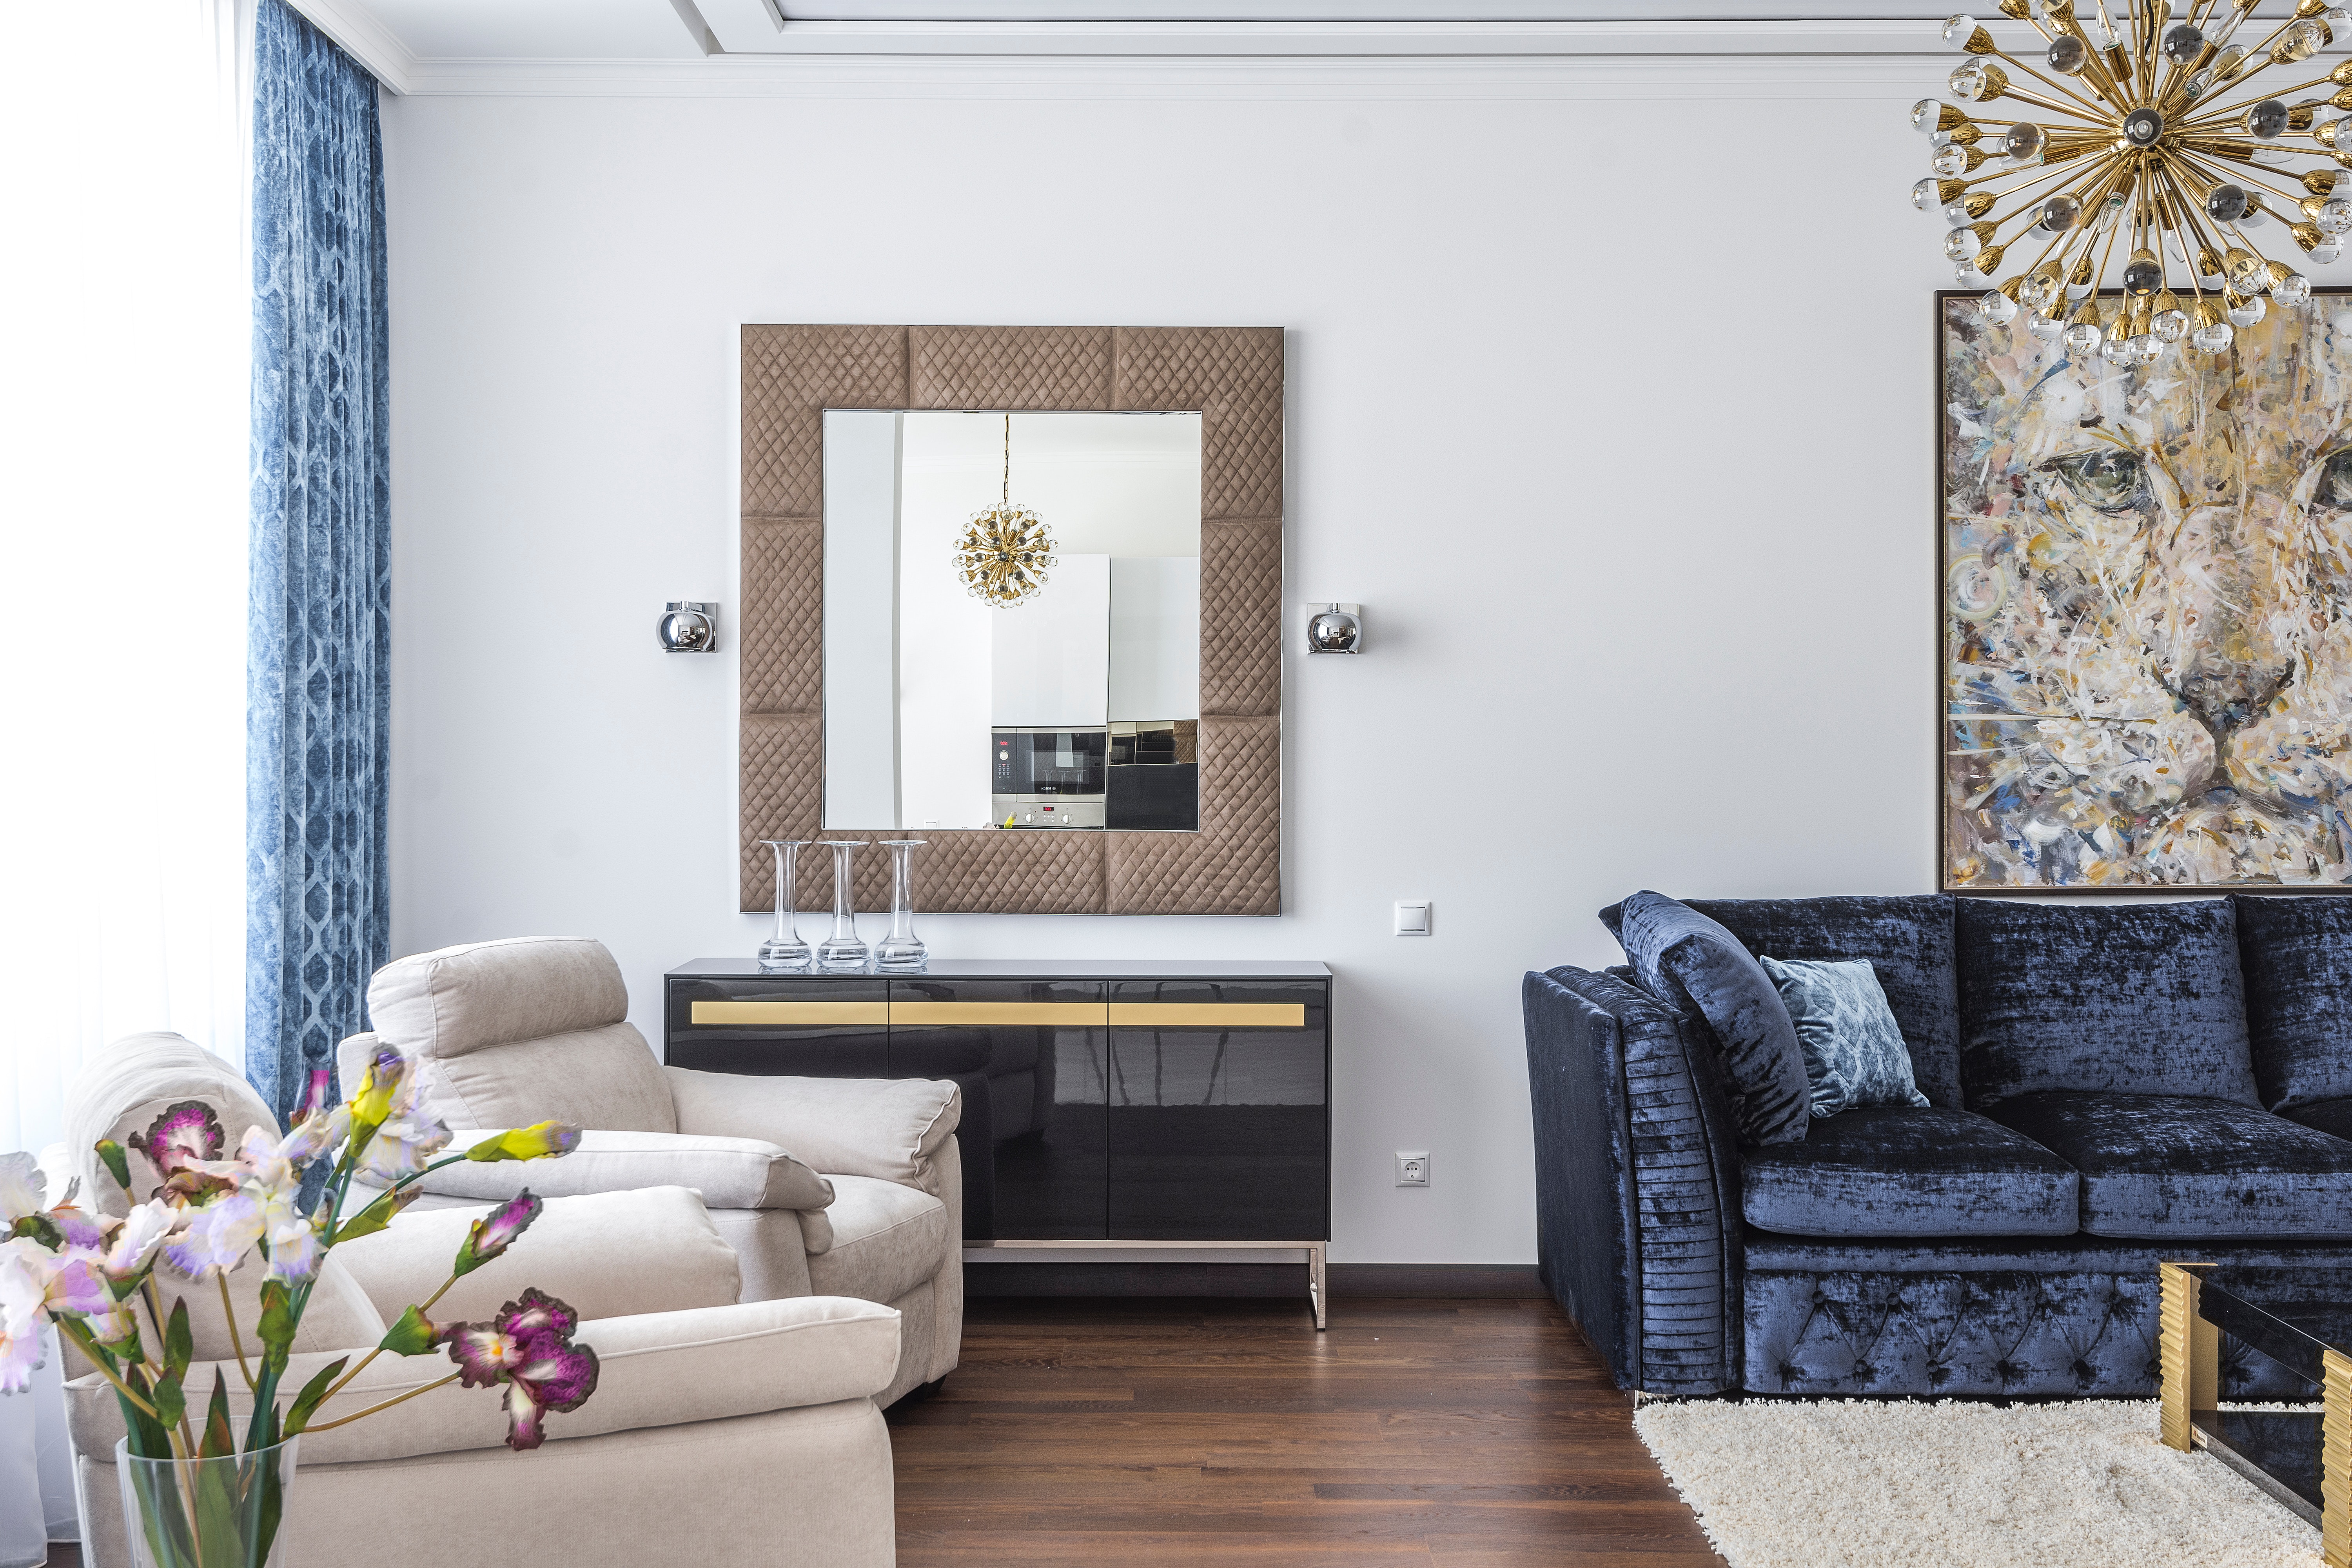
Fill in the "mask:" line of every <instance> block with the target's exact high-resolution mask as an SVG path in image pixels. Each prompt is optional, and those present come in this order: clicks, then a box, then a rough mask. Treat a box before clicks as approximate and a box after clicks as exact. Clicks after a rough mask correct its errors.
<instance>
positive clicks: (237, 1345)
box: [213, 1274, 253, 1394]
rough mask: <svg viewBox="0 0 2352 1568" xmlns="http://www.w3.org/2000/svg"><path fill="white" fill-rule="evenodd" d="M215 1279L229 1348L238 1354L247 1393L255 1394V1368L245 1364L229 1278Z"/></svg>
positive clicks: (237, 1358) (242, 1343) (238, 1369)
mask: <svg viewBox="0 0 2352 1568" xmlns="http://www.w3.org/2000/svg"><path fill="white" fill-rule="evenodd" d="M213 1279H215V1281H216V1282H218V1284H219V1285H220V1293H221V1315H222V1316H223V1317H225V1318H226V1319H227V1320H228V1342H229V1347H230V1348H231V1349H232V1350H234V1351H236V1370H237V1371H239V1372H241V1373H244V1374H245V1391H246V1392H247V1394H250V1393H252V1392H253V1368H251V1367H249V1366H247V1364H246V1363H245V1341H244V1340H243V1338H241V1337H240V1336H239V1335H238V1333H237V1331H236V1308H235V1307H234V1306H232V1305H230V1303H229V1299H228V1276H227V1275H226V1274H215V1275H214V1276H213Z"/></svg>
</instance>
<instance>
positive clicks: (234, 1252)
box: [163, 1193, 264, 1279]
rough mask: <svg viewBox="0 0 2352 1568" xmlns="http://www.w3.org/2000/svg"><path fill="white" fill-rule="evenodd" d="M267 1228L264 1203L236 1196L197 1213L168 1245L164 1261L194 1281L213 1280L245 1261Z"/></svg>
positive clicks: (251, 1196)
mask: <svg viewBox="0 0 2352 1568" xmlns="http://www.w3.org/2000/svg"><path fill="white" fill-rule="evenodd" d="M263 1229H264V1223H263V1215H262V1211H261V1200H260V1199H258V1198H257V1197H254V1196H253V1195H252V1194H248V1193H232V1194H229V1195H228V1196H226V1197H225V1198H218V1199H215V1201H213V1202H212V1203H209V1204H206V1205H205V1206H204V1207H202V1208H199V1209H197V1210H195V1211H194V1214H193V1215H190V1217H189V1219H188V1223H187V1228H185V1229H184V1230H183V1231H181V1232H180V1233H179V1234H178V1235H177V1236H175V1237H173V1238H172V1239H171V1240H170V1241H169V1242H167V1243H166V1244H165V1245H164V1247H163V1258H164V1260H165V1261H166V1262H168V1263H170V1264H171V1266H172V1267H173V1268H176V1269H178V1270H179V1271H180V1272H181V1273H183V1274H184V1275H186V1276H187V1277H188V1278H189V1279H213V1278H215V1276H218V1275H221V1274H225V1273H226V1272H228V1271H229V1270H230V1269H232V1268H236V1266H237V1265H238V1264H239V1263H242V1262H244V1261H245V1255H246V1254H247V1252H250V1251H251V1250H252V1249H253V1244H254V1243H255V1242H257V1241H259V1240H260V1239H261V1237H262V1232H263Z"/></svg>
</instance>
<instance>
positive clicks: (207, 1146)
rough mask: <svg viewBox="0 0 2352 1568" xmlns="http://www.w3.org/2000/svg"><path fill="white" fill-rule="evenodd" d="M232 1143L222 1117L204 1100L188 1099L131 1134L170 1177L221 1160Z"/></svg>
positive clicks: (137, 1146) (135, 1145)
mask: <svg viewBox="0 0 2352 1568" xmlns="http://www.w3.org/2000/svg"><path fill="white" fill-rule="evenodd" d="M227 1141H228V1138H227V1134H226V1133H224V1132H223V1131H221V1124H220V1118H219V1117H217V1116H215V1115H214V1114H213V1108H212V1107H211V1106H209V1105H206V1104H205V1102H204V1101H203V1100H182V1101H181V1102H180V1103H179V1104H177V1105H174V1106H173V1107H172V1108H171V1109H169V1110H166V1111H164V1112H163V1115H161V1116H159V1117H157V1118H155V1120H154V1121H152V1122H151V1123H149V1125H148V1128H147V1131H144V1132H133V1133H132V1134H131V1147H132V1148H133V1149H136V1150H138V1151H139V1152H141V1153H142V1154H144V1155H146V1156H147V1158H148V1159H149V1161H151V1162H152V1163H153V1164H154V1166H155V1169H157V1170H158V1171H160V1172H162V1173H163V1174H164V1175H165V1176H166V1177H169V1176H170V1175H172V1174H173V1173H174V1172H177V1171H179V1170H182V1169H183V1168H184V1167H187V1166H190V1165H196V1164H200V1163H205V1162H207V1161H213V1160H217V1159H219V1158H220V1156H221V1148H222V1146H223V1145H224V1144H225V1143H226V1142H227Z"/></svg>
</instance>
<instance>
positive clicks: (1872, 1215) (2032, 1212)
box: [1740, 1105, 2081, 1237]
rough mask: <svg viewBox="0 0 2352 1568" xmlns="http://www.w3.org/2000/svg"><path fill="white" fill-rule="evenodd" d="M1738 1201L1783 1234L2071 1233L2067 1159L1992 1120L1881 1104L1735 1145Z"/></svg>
mask: <svg viewBox="0 0 2352 1568" xmlns="http://www.w3.org/2000/svg"><path fill="white" fill-rule="evenodd" d="M1740 1209H1741V1212H1742V1213H1743V1214H1744V1215H1746V1217H1747V1220H1748V1224H1749V1225H1752V1226H1757V1227H1758V1228H1759V1229H1761V1230H1769V1231H1777V1232H1779V1233H1780V1234H1781V1235H1784V1236H1825V1237H1923V1236H1933V1237H1960V1236H2072V1235H2074V1230H2075V1226H2076V1225H2077V1224H2078V1220H2079V1215H2080V1212H2081V1198H2080V1196H2079V1186H2078V1183H2077V1180H2076V1177H2075V1173H2074V1167H2072V1166H2071V1165H2069V1164H2067V1163H2066V1162H2065V1161H2063V1160H2062V1159H2060V1158H2059V1157H2058V1156H2057V1155H2055V1154H2053V1153H2052V1152H2050V1151H2049V1150H2047V1149H2043V1148H2041V1147H2039V1146H2038V1145H2037V1144H2035V1143H2034V1142H2032V1141H2031V1140H2030V1139H2028V1138H2024V1137H2021V1136H2020V1135H2019V1134H2018V1133H2016V1132H2013V1131H2010V1130H2009V1129H2008V1128H2006V1127H2003V1126H2002V1125H2000V1123H1999V1122H1997V1121H1990V1120H1988V1119H1987V1118H1985V1117H1982V1116H1978V1115H1975V1114H1973V1113H1971V1112H1969V1111H1966V1110H1945V1109H1942V1108H1940V1107H1926V1106H1909V1105H1882V1106H1869V1107H1864V1108H1862V1109H1858V1110H1842V1111H1840V1112H1838V1113H1837V1114H1836V1115H1835V1116H1825V1117H1819V1118H1816V1119H1815V1120H1814V1121H1813V1124H1812V1126H1811V1128H1810V1129H1808V1130H1807V1131H1806V1134H1805V1141H1804V1142H1801V1143H1776V1144H1772V1145H1769V1146H1767V1147H1765V1148H1760V1149H1751V1150H1748V1152H1745V1153H1744V1154H1743V1155H1742V1156H1741V1182H1740Z"/></svg>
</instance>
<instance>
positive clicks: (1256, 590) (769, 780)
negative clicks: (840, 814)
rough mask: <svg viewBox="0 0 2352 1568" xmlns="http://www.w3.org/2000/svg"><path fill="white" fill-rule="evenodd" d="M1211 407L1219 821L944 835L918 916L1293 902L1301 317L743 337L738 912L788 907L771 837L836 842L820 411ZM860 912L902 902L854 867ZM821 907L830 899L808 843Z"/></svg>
mask: <svg viewBox="0 0 2352 1568" xmlns="http://www.w3.org/2000/svg"><path fill="white" fill-rule="evenodd" d="M828 408H978V409H989V410H996V409H1004V410H1009V411H1011V412H1013V413H1016V414H1017V413H1023V412H1028V411H1034V410H1046V409H1052V410H1069V409H1114V410H1126V409H1153V410H1163V411H1171V412H1187V411H1197V412H1198V413H1199V414H1200V415H1201V829H1200V831H1199V832H1197V833H1136V832H1123V831H1103V832H1096V831H1091V830H1077V831H1056V832H1051V833H1047V832H1030V833H1024V832H1021V831H1018V830H1013V831H1004V830H1000V829H982V828H967V829H956V830H949V831H940V830H938V829H926V830H925V831H924V833H923V835H922V837H924V839H925V840H927V842H928V844H929V847H927V848H923V849H919V850H917V851H916V852H915V859H914V870H915V900H916V907H917V908H918V909H919V910H922V911H924V912H927V913H929V912H939V913H945V914H966V913H970V914H1073V915H1077V914H1110V915H1270V914H1274V913H1276V910H1277V907H1278V905H1279V902H1280V897H1281V882H1280V859H1281V817H1282V771H1281V770H1282V329H1280V328H1279V327H845V326H746V327H745V328H744V329H743V475H742V479H743V541H742V543H743V584H742V596H743V614H742V635H741V638H740V643H739V645H738V646H739V647H740V649H741V655H740V658H741V675H742V694H741V703H742V728H741V733H740V740H739V742H738V746H739V758H740V767H741V774H740V807H739V811H738V823H739V826H740V834H741V839H740V861H741V887H742V907H743V908H744V909H745V910H768V909H772V908H774V907H775V869H774V866H773V864H772V857H771V856H770V854H769V852H768V851H767V850H766V849H764V848H762V847H761V844H760V840H761V839H763V838H819V837H824V838H855V839H862V840H864V841H866V842H867V843H872V842H874V841H876V840H877V839H881V838H888V837H898V835H897V834H895V833H892V832H888V831H877V832H871V833H825V832H822V831H820V827H819V824H820V823H821V822H822V820H823V815H824V621H823V617H824V411H825V410H826V409H828ZM857 859H858V866H857V888H856V893H857V907H858V908H859V909H861V910H875V909H886V908H887V907H888V904H889V890H888V879H887V857H886V856H883V855H880V854H878V853H877V854H864V855H860V856H858V857H857ZM799 894H800V896H799V898H798V899H797V900H795V901H796V902H797V903H798V904H799V905H800V907H801V908H803V909H804V910H822V909H827V908H830V907H831V906H832V902H833V865H832V858H831V857H830V856H829V855H824V854H822V853H817V852H803V855H802V857H801V861H800V878H799Z"/></svg>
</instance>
